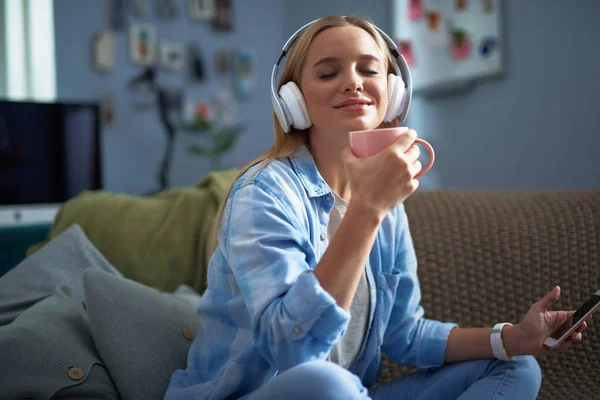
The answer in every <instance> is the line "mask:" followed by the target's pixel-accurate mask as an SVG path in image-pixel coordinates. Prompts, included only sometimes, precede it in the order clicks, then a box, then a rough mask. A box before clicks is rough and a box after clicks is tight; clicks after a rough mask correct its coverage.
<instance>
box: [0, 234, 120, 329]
mask: <svg viewBox="0 0 600 400" xmlns="http://www.w3.org/2000/svg"><path fill="white" fill-rule="evenodd" d="M88 268H95V269H100V270H103V271H106V272H108V273H111V274H114V275H120V273H119V272H118V271H117V270H116V269H115V268H114V267H113V266H112V265H111V264H110V263H109V262H108V261H107V260H106V258H104V256H103V255H102V254H100V252H99V251H98V250H97V249H96V248H95V247H94V245H93V244H92V243H90V241H89V240H88V238H87V237H86V235H85V233H83V230H82V229H81V228H80V227H79V226H78V225H72V226H70V227H68V228H67V229H66V230H65V231H64V232H62V233H61V234H59V235H58V236H56V237H55V238H54V239H53V240H51V241H50V242H49V243H48V244H47V245H45V246H44V247H42V248H40V250H39V251H37V252H36V253H34V254H32V255H30V256H28V257H27V258H25V259H24V260H23V261H22V262H21V263H19V264H18V265H17V266H16V267H14V268H13V269H11V270H10V271H8V272H7V273H6V274H5V275H3V276H2V277H0V326H3V325H6V324H9V323H11V322H12V321H13V320H14V319H15V318H16V317H17V316H18V315H19V314H20V313H22V312H23V311H25V310H26V309H27V308H29V307H31V306H32V305H34V304H35V303H37V302H38V301H40V300H42V299H44V298H46V297H48V296H50V295H51V294H52V293H53V292H54V290H55V289H56V287H57V286H60V285H64V286H70V287H71V288H72V297H73V298H75V299H78V300H79V301H83V299H84V295H83V282H82V280H83V272H84V271H85V270H86V269H88Z"/></svg>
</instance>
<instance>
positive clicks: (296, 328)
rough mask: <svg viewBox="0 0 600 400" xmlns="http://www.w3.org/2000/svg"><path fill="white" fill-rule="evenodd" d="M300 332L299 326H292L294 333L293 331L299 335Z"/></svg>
mask: <svg viewBox="0 0 600 400" xmlns="http://www.w3.org/2000/svg"><path fill="white" fill-rule="evenodd" d="M300 332H301V331H300V328H298V327H295V328H294V333H295V334H296V335H299V334H300Z"/></svg>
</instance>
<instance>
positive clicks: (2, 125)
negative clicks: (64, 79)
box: [0, 100, 102, 205]
mask: <svg viewBox="0 0 600 400" xmlns="http://www.w3.org/2000/svg"><path fill="white" fill-rule="evenodd" d="M99 131H100V123H99V107H98V105H96V104H91V103H90V104H86V103H36V102H24V101H23V102H22V101H6V100H0V205H17V204H52V203H62V202H64V201H66V200H68V199H70V198H72V197H74V196H76V195H78V194H79V193H80V192H81V191H83V190H95V189H102V176H101V165H100V164H101V161H100V159H101V149H100V132H99Z"/></svg>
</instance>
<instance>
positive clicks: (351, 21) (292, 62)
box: [212, 16, 398, 248]
mask: <svg viewBox="0 0 600 400" xmlns="http://www.w3.org/2000/svg"><path fill="white" fill-rule="evenodd" d="M340 26H355V27H358V28H361V29H364V30H365V31H367V33H369V34H370V35H371V36H372V37H373V39H375V41H376V42H377V45H378V46H379V47H380V48H381V49H384V50H385V53H386V54H387V57H386V63H387V69H388V73H394V67H393V60H392V58H391V57H390V53H389V51H387V49H388V45H387V43H386V42H385V40H384V39H383V37H381V35H380V34H379V32H378V31H377V29H376V28H375V27H374V25H373V23H372V22H370V21H369V20H367V19H365V18H361V17H356V16H327V17H323V18H321V19H319V20H317V21H315V22H314V23H313V24H311V25H310V26H308V27H307V28H306V29H305V30H304V31H303V32H302V33H301V34H300V35H299V36H298V37H297V38H296V41H295V42H294V43H293V44H292V46H291V49H290V51H289V52H288V54H287V55H286V62H285V67H284V69H283V72H282V74H281V79H280V81H279V84H278V87H277V90H279V88H281V86H283V85H284V84H286V83H287V82H290V81H294V82H296V83H297V84H298V86H300V84H299V83H300V78H301V76H302V69H303V68H304V61H305V60H306V56H307V53H308V48H309V47H310V44H311V43H312V41H313V39H314V37H315V36H316V35H317V34H318V33H320V32H322V31H324V30H326V29H329V28H334V27H340ZM391 126H398V120H397V119H394V121H392V122H388V123H382V124H381V127H391ZM273 131H274V134H275V142H274V143H273V144H272V145H271V147H270V148H269V149H268V150H267V151H265V152H264V153H263V154H261V155H260V156H258V157H257V158H255V159H254V160H252V161H251V162H250V163H248V164H247V165H246V166H245V167H243V168H242V169H241V171H240V172H239V173H238V174H237V176H236V177H235V179H234V181H233V183H232V185H231V186H230V187H229V190H228V191H227V194H226V195H225V196H224V198H223V200H222V201H221V204H220V205H219V209H218V210H217V215H216V218H215V223H214V227H213V234H212V240H213V248H214V247H215V246H216V241H217V233H218V229H219V226H220V223H221V220H222V218H223V212H224V209H225V204H226V203H227V199H228V198H229V195H230V194H231V190H232V188H233V185H234V184H235V182H236V181H237V180H238V179H239V178H240V177H241V176H242V175H244V174H245V173H246V172H247V171H248V170H249V169H250V168H252V167H253V166H255V165H256V164H259V163H263V164H262V165H261V166H260V167H259V168H258V169H257V170H256V171H255V172H254V173H257V172H259V171H260V170H261V169H263V168H265V167H266V166H267V165H269V164H270V163H271V162H272V161H274V160H276V159H278V158H285V157H289V156H291V155H292V154H294V152H295V151H296V149H297V148H298V147H299V146H302V145H308V144H309V136H308V129H305V130H298V129H294V128H291V130H290V132H288V133H285V132H284V131H283V129H281V126H280V125H279V121H278V120H277V116H276V114H275V112H273Z"/></svg>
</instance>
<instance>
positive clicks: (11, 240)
mask: <svg viewBox="0 0 600 400" xmlns="http://www.w3.org/2000/svg"><path fill="white" fill-rule="evenodd" d="M51 227H52V222H40V223H33V224H17V225H6V226H0V276H2V275H4V274H5V273H6V272H8V271H10V270H11V269H12V268H13V267H14V266H15V265H17V264H19V263H20V262H21V261H23V259H24V258H25V252H26V251H27V249H28V248H29V247H30V246H32V245H34V244H36V243H39V242H41V241H42V240H44V239H45V238H46V234H47V233H48V231H49V230H50V228H51Z"/></svg>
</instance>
